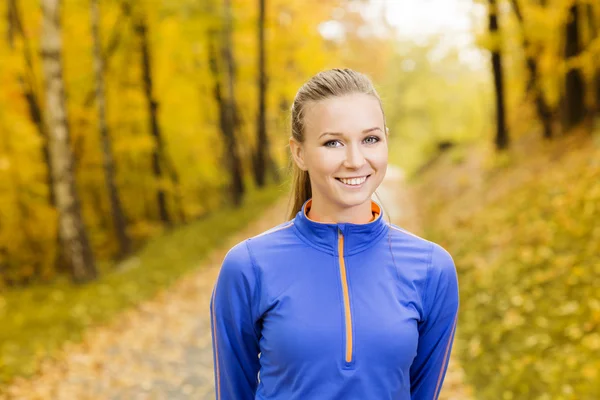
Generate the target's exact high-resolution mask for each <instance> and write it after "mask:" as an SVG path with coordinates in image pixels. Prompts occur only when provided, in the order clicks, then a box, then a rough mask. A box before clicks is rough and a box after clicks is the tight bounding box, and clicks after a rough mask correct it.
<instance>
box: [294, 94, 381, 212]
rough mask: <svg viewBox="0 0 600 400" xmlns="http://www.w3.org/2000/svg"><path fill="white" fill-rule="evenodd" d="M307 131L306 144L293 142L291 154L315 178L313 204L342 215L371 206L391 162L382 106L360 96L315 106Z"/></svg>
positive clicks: (312, 105)
mask: <svg viewBox="0 0 600 400" xmlns="http://www.w3.org/2000/svg"><path fill="white" fill-rule="evenodd" d="M304 126H305V131H304V142H303V143H298V142H296V141H295V140H294V139H293V138H292V139H290V148H291V150H292V155H293V157H294V160H295V162H296V164H297V165H298V167H300V168H301V169H302V170H304V171H308V173H309V175H310V181H311V187H312V195H313V199H315V200H317V199H318V200H317V201H319V202H323V203H325V204H323V205H324V206H325V207H326V208H328V209H337V210H339V209H347V208H351V207H356V206H360V205H363V204H364V203H365V202H369V204H370V201H371V195H372V194H373V192H374V191H375V189H377V187H378V186H379V184H380V183H381V181H382V180H383V177H384V176H385V172H386V169H387V162H388V145H387V132H386V131H385V129H386V128H385V125H384V117H383V112H382V110H381V107H380V105H379V101H378V100H377V99H376V98H375V97H373V96H370V95H366V94H358V93H357V94H350V95H345V96H340V97H332V98H329V99H326V100H321V101H318V102H314V103H310V104H308V105H307V106H306V108H305V113H304ZM369 209H370V207H369Z"/></svg>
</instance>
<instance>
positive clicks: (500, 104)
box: [488, 0, 509, 150]
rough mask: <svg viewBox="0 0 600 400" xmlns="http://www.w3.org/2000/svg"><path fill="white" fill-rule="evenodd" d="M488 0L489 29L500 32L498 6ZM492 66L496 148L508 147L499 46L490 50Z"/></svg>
mask: <svg viewBox="0 0 600 400" xmlns="http://www.w3.org/2000/svg"><path fill="white" fill-rule="evenodd" d="M488 1H489V31H490V34H491V35H492V36H498V35H499V34H500V32H499V29H498V7H497V4H496V0H488ZM492 68H493V71H494V86H495V88H496V139H495V142H496V149H497V150H503V149H506V148H507V147H508V144H509V138H508V132H507V130H506V115H505V107H504V79H503V76H502V56H501V54H500V48H497V49H494V50H493V51H492Z"/></svg>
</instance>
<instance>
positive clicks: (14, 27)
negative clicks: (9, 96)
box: [7, 0, 56, 208]
mask: <svg viewBox="0 0 600 400" xmlns="http://www.w3.org/2000/svg"><path fill="white" fill-rule="evenodd" d="M8 26H9V29H8V32H7V33H8V43H9V45H10V47H11V48H14V40H15V38H16V36H17V34H18V35H20V36H21V39H22V40H23V59H24V60H25V69H26V73H25V76H22V75H21V76H19V77H18V78H17V79H18V80H19V82H20V84H21V87H22V90H23V96H24V97H25V100H26V101H27V107H28V109H29V117H30V118H31V122H33V124H34V125H35V127H36V129H37V131H38V134H39V135H40V138H41V141H42V159H43V160H44V163H45V164H46V185H47V187H48V204H49V205H50V206H51V207H52V208H54V207H56V195H55V194H54V183H53V181H52V179H53V178H52V176H53V173H52V164H51V163H50V149H49V147H48V131H47V129H46V125H45V124H44V116H43V114H42V106H41V101H40V98H39V94H38V90H37V84H36V82H37V80H36V77H35V69H34V67H33V56H32V54H31V47H30V45H29V39H28V37H27V36H26V35H25V30H24V28H23V22H22V21H21V13H20V10H19V5H18V3H17V0H9V3H8Z"/></svg>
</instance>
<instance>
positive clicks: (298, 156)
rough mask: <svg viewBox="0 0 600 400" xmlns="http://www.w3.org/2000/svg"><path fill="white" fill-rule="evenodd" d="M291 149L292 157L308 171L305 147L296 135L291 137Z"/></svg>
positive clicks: (302, 168)
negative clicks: (305, 160) (295, 137)
mask: <svg viewBox="0 0 600 400" xmlns="http://www.w3.org/2000/svg"><path fill="white" fill-rule="evenodd" d="M290 150H291V152H292V158H293V159H294V162H295V163H296V165H297V166H298V168H300V169H301V170H302V171H306V170H307V168H306V164H305V163H304V147H303V146H302V143H299V142H298V141H297V140H296V139H294V137H290Z"/></svg>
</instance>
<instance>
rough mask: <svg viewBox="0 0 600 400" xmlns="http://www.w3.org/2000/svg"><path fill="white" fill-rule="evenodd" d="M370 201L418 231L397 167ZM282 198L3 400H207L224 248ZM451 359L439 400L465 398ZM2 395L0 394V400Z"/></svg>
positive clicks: (279, 208) (277, 215) (267, 220)
mask: <svg viewBox="0 0 600 400" xmlns="http://www.w3.org/2000/svg"><path fill="white" fill-rule="evenodd" d="M377 194H378V196H379V197H376V196H375V197H374V199H375V200H378V201H379V202H381V203H382V205H383V206H384V210H385V211H386V212H388V213H389V214H388V215H389V216H390V217H391V220H392V222H393V223H394V224H396V225H399V226H401V227H403V228H404V229H407V230H409V231H411V232H413V233H416V234H418V233H419V226H420V224H419V221H418V220H417V217H416V215H417V213H416V212H415V202H414V200H413V198H412V196H411V193H410V192H409V189H408V188H407V187H406V185H405V183H404V175H403V172H402V170H401V169H399V168H397V167H393V166H390V167H389V168H388V173H387V175H386V179H385V180H384V183H383V184H382V185H381V186H380V188H379V189H378V191H377ZM286 205H287V202H286V199H283V200H281V201H279V202H278V203H277V204H276V205H275V206H273V207H270V208H269V209H268V210H267V211H266V212H265V214H264V215H263V216H262V217H261V218H259V219H258V220H257V221H256V222H255V223H253V224H251V225H249V226H248V227H247V229H244V230H243V231H240V232H239V233H238V234H236V235H234V236H233V237H231V238H228V240H226V241H225V242H224V243H223V245H222V246H221V248H219V249H217V250H215V251H213V252H212V253H211V254H210V255H209V257H208V258H207V259H206V260H205V261H204V265H203V266H201V267H200V268H199V269H198V270H196V271H194V272H191V273H190V274H188V275H186V276H185V277H183V278H182V279H181V280H180V281H178V282H177V283H176V284H174V285H173V286H171V287H170V288H168V289H167V290H164V291H162V292H161V293H160V294H159V295H158V296H156V297H155V298H154V299H152V300H150V301H147V302H144V303H142V304H141V305H140V306H138V307H135V308H133V309H131V310H129V311H127V312H124V313H123V314H121V315H120V316H119V317H117V318H116V319H115V320H114V321H113V322H111V323H110V324H109V325H107V326H103V327H97V328H93V329H90V330H89V331H88V332H87V333H86V334H85V336H84V339H83V341H82V342H81V343H79V344H75V345H69V346H66V347H65V349H64V350H63V355H62V356H61V357H59V358H58V361H52V362H48V363H46V364H44V365H42V368H41V371H40V373H39V374H38V375H37V376H36V377H34V378H32V379H28V380H24V379H21V380H17V381H15V382H14V384H13V385H11V387H9V388H8V392H7V393H8V395H7V396H8V397H7V398H8V399H28V400H30V399H31V400H34V399H40V400H41V399H44V400H46V399H56V400H72V399H78V400H88V399H89V400H92V399H111V400H117V399H119V400H120V399H123V400H137V399H140V400H141V399H143V400H151V399H157V400H158V399H169V400H179V399H181V400H184V399H214V380H213V358H212V343H211V335H210V317H209V303H210V296H211V293H212V288H213V285H214V282H215V279H216V277H217V274H218V272H219V267H220V264H221V261H222V260H223V257H224V256H225V254H226V252H227V250H228V249H229V248H230V247H231V246H233V245H234V244H235V243H238V242H240V241H242V240H244V239H245V238H247V237H250V236H254V235H256V234H258V233H260V232H263V231H264V230H266V229H269V228H271V227H273V226H275V225H277V224H278V223H280V222H283V221H284V219H285V210H286ZM470 393H471V392H470V390H469V389H468V388H467V387H466V386H465V385H464V384H463V373H462V369H461V368H460V367H459V365H458V363H457V362H456V359H455V358H454V357H451V359H450V366H449V369H448V372H447V375H446V380H445V382H444V387H443V389H442V394H441V396H440V399H445V400H454V399H460V400H469V399H470V398H472V396H471V395H470ZM0 397H1V396H0Z"/></svg>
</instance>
